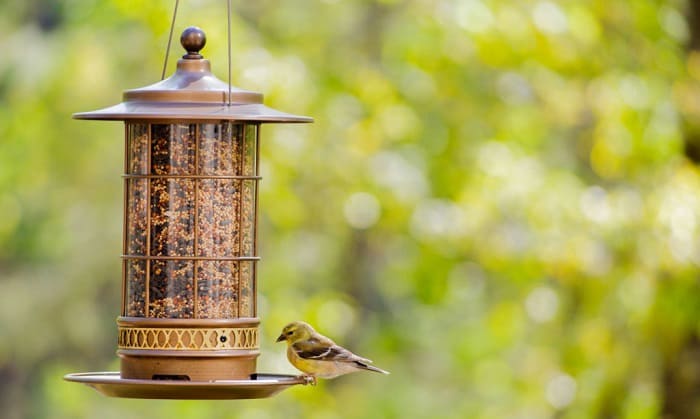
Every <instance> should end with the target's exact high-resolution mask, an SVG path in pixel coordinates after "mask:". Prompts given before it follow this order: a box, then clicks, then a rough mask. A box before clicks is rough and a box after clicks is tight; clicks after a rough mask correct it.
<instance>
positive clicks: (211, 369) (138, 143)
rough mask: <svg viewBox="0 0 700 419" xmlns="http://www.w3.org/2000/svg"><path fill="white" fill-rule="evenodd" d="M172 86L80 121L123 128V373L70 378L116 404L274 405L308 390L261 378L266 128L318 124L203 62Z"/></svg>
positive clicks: (195, 52) (192, 63)
mask: <svg viewBox="0 0 700 419" xmlns="http://www.w3.org/2000/svg"><path fill="white" fill-rule="evenodd" d="M181 43H182V46H183V47H184V48H185V50H186V51H187V53H186V54H185V55H184V56H183V57H182V58H181V59H180V60H179V61H178V62H177V70H176V72H175V74H174V75H172V76H171V77H169V78H167V79H165V80H162V81H160V82H158V83H155V84H153V85H150V86H146V87H143V88H139V89H134V90H127V91H126V92H124V101H123V102H122V103H120V104H118V105H116V106H112V107H109V108H105V109H100V110H97V111H92V112H84V113H77V114H75V115H73V117H74V118H76V119H89V120H118V121H124V123H125V159H124V160H125V161H124V242H123V255H122V300H121V315H120V316H119V317H118V319H117V327H118V349H117V354H118V356H119V358H120V359H121V368H120V372H119V373H84V374H69V375H67V376H66V377H65V378H66V379H67V380H69V381H76V382H82V383H85V384H88V385H90V386H92V387H94V388H96V389H97V390H99V391H100V392H102V393H104V394H107V395H111V396H118V397H140V398H195V399H234V398H258V397H268V396H270V395H272V394H274V393H276V392H278V391H280V390H282V389H284V388H286V387H288V386H291V385H294V384H303V383H305V381H304V379H302V378H299V377H296V376H287V375H271V374H257V373H256V358H257V357H258V355H259V353H260V351H259V346H258V341H259V339H258V325H259V323H260V319H259V318H258V317H257V307H256V290H257V263H258V261H259V259H260V258H259V257H258V252H257V242H258V241H257V225H258V220H257V214H258V182H259V181H260V179H261V178H260V174H259V165H258V161H259V147H260V126H261V124H263V123H273V122H312V119H311V118H308V117H304V116H297V115H291V114H287V113H283V112H280V111H277V110H274V109H271V108H269V107H266V106H265V105H263V103H262V99H263V95H262V94H260V93H256V92H251V91H246V90H242V89H238V88H235V87H232V86H231V85H230V83H225V82H223V81H221V80H219V79H217V78H216V77H215V76H214V75H212V73H211V69H210V63H209V61H208V60H206V59H204V58H203V56H202V55H201V54H200V50H201V49H202V48H203V47H204V44H205V35H204V32H202V31H201V30H200V29H199V28H196V27H190V28H187V29H186V30H185V31H184V32H183V34H182V37H181Z"/></svg>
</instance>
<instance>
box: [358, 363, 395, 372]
mask: <svg viewBox="0 0 700 419" xmlns="http://www.w3.org/2000/svg"><path fill="white" fill-rule="evenodd" d="M355 363H356V364H357V365H358V366H359V367H360V368H361V369H363V370H369V371H374V372H378V373H380V374H389V371H385V370H383V369H381V368H377V367H375V366H373V365H368V364H365V363H364V362H360V361H355Z"/></svg>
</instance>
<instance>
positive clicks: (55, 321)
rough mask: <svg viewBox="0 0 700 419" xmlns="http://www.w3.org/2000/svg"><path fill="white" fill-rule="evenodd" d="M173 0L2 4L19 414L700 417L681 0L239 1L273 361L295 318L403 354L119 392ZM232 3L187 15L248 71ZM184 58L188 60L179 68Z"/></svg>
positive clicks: (699, 90)
mask: <svg viewBox="0 0 700 419" xmlns="http://www.w3.org/2000/svg"><path fill="white" fill-rule="evenodd" d="M173 4H174V2H172V1H165V0H157V1H156V0H153V1H148V2H141V1H135V0H100V1H98V0H80V1H77V0H62V1H50V0H28V1H22V2H20V1H15V2H9V3H8V2H3V3H2V4H0V26H1V27H3V28H5V29H4V30H3V31H2V34H0V46H2V48H1V50H2V59H1V60H0V286H1V290H2V292H0V322H1V323H0V408H1V409H2V412H3V413H2V416H3V417H6V418H12V419H14V418H22V417H34V418H43V417H47V418H48V417H51V418H75V417H100V418H111V417H114V418H122V417H151V418H159V417H163V418H166V417H167V418H170V417H190V416H191V417H208V418H234V417H246V418H272V417H309V418H336V417H338V418H339V417H454V418H464V417H470V418H549V417H559V418H591V417H620V418H656V417H662V416H663V417H666V418H685V417H688V418H691V417H700V396H699V395H700V323H699V319H700V282H699V281H700V280H699V277H698V265H700V241H699V240H698V230H700V172H699V171H698V168H697V166H696V165H695V164H693V162H692V161H691V160H690V159H688V158H687V157H686V156H685V155H684V150H685V149H686V147H685V144H684V142H685V141H686V137H687V135H686V133H687V132H688V130H692V129H693V126H696V125H700V123H699V122H698V121H700V55H697V53H693V52H689V51H688V50H687V49H686V45H687V42H688V39H689V36H690V33H691V30H692V29H693V28H691V27H689V24H688V23H687V21H686V18H685V15H686V13H687V8H688V4H686V2H684V1H681V0H668V1H663V0H606V1H602V0H591V1H574V0H562V1H547V0H543V1H533V0H520V1H513V0H511V1H508V0H407V1H399V0H382V1H369V0H326V1H318V0H314V1H308V0H307V1H304V0H289V1H283V2H282V1H268V0H261V1H254V2H253V1H250V2H248V1H234V2H233V4H234V9H235V16H234V20H233V22H234V25H233V57H234V59H233V80H234V84H235V85H237V86H241V87H244V88H247V89H251V90H257V91H260V92H264V93H265V95H266V103H268V104H269V105H271V106H273V107H276V108H279V109H282V110H285V111H288V112H292V113H297V114H306V115H311V116H313V117H314V118H316V123H314V124H313V125H309V126H265V127H264V128H263V146H262V164H263V177H264V180H263V182H262V184H261V186H262V190H261V197H260V199H261V208H262V214H261V215H262V217H261V234H260V237H261V245H262V247H261V255H262V257H263V261H262V262H261V264H260V268H261V271H260V277H259V281H260V282H259V292H260V293H259V299H260V307H261V310H260V313H259V314H260V316H261V317H262V319H263V324H262V340H263V342H262V351H263V352H262V356H261V358H260V360H259V369H260V370H261V371H275V372H284V373H294V370H293V368H291V367H290V366H289V365H288V364H287V362H286V359H285V358H284V354H283V352H284V350H283V348H282V346H281V345H279V346H276V345H275V344H274V343H273V342H274V337H275V336H276V333H277V332H278V330H279V329H280V328H281V327H282V326H283V325H284V324H285V323H286V322H287V321H290V320H294V319H306V320H307V321H309V322H311V323H313V324H315V325H316V326H317V327H318V329H319V330H320V331H322V332H324V333H326V334H328V335H330V336H331V337H333V338H335V339H336V340H337V341H339V342H340V343H342V344H345V345H346V346H348V347H350V348H352V349H353V350H355V351H357V352H358V353H360V354H363V355H366V356H368V357H370V358H372V359H374V360H375V362H376V363H377V365H379V366H381V367H383V368H386V369H389V370H391V371H392V375H390V376H388V377H384V376H375V375H370V374H358V375H355V376H350V377H344V378H340V379H338V380H335V381H334V382H327V383H323V384H322V385H320V386H319V387H317V388H309V387H301V388H295V389H291V390H288V391H286V392H284V393H282V394H280V395H278V396H276V397H275V398H273V399H269V400H263V401H233V402H196V401H194V402H193V401H177V402H173V401H143V400H121V399H109V398H105V397H103V396H101V395H99V394H98V393H96V392H94V391H93V390H90V389H88V388H87V387H83V386H79V385H76V384H70V383H65V382H63V381H62V380H61V377H62V375H63V374H65V373H68V372H78V371H97V370H116V369H117V368H118V364H117V361H116V357H115V356H114V350H115V340H116V333H115V329H116V327H115V324H114V318H115V317H116V315H117V314H118V311H119V307H118V306H119V293H120V284H119V276H120V272H119V270H120V263H119V258H118V255H119V251H120V239H121V231H120V228H121V210H122V203H121V200H122V190H121V187H122V183H121V179H120V174H121V170H122V164H123V163H122V158H123V156H122V153H123V143H122V137H123V128H122V127H121V125H120V124H119V123H107V122H86V121H74V120H71V118H70V115H71V113H73V112H77V111H85V110H91V109H96V108H100V107H104V106H107V105H110V104H113V103H116V102H118V101H119V99H120V97H121V96H120V95H121V92H122V91H123V90H125V89H128V88H134V87H139V86H144V85H147V84H150V83H152V82H154V81H156V80H158V78H159V76H160V70H161V66H162V62H163V55H164V51H165V45H166V43H167V32H168V25H169V22H170V13H171V12H172V7H173ZM224 15H225V2H224V1H214V0H197V1H195V0H192V1H188V0H183V1H181V5H180V13H179V17H178V20H177V24H176V34H177V33H179V31H181V30H182V29H183V28H184V27H185V26H188V25H190V24H196V25H199V26H201V27H202V28H204V29H205V31H206V32H207V35H208V40H209V41H208V45H207V47H206V48H205V50H204V51H203V53H204V54H205V56H206V57H207V58H209V59H211V60H212V64H213V69H214V72H215V73H216V74H217V75H218V76H219V78H221V79H223V80H225V79H226V26H225V23H226V21H225V18H224ZM179 51H180V49H179V46H177V43H175V46H174V48H173V51H172V53H171V57H170V58H171V61H170V63H171V65H170V66H169V69H168V72H169V73H170V72H171V71H172V68H173V64H172V63H173V61H174V60H175V59H176V57H177V56H178V55H179V54H180V52H179Z"/></svg>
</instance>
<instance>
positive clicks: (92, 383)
mask: <svg viewBox="0 0 700 419" xmlns="http://www.w3.org/2000/svg"><path fill="white" fill-rule="evenodd" d="M63 378H64V379H65V380H66V381H72V382H75V383H83V384H86V385H88V386H89V387H92V388H94V389H95V390H97V391H99V392H100V393H102V394H104V395H105V396H110V397H127V398H134V399H191V400H233V399H262V398H265V397H270V396H273V395H275V394H277V393H279V392H280V391H282V390H284V389H286V388H288V387H291V386H293V385H296V384H308V383H309V378H307V377H304V376H296V375H280V374H252V375H251V376H250V379H249V380H216V381H180V380H137V379H131V378H121V375H120V374H119V373H118V372H85V373H75V374H67V375H66V376H64V377H63Z"/></svg>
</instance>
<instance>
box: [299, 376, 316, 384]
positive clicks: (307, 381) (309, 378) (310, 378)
mask: <svg viewBox="0 0 700 419" xmlns="http://www.w3.org/2000/svg"><path fill="white" fill-rule="evenodd" d="M300 377H301V378H303V379H304V381H305V383H304V384H311V385H312V386H315V385H316V377H314V376H313V375H300Z"/></svg>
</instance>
